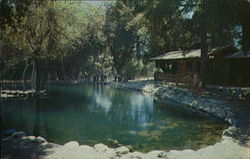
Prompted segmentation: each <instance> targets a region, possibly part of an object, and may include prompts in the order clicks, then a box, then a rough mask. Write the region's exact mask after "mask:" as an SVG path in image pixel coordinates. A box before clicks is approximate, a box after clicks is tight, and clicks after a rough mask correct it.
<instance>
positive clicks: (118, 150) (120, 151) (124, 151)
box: [115, 146, 129, 155]
mask: <svg viewBox="0 0 250 159" xmlns="http://www.w3.org/2000/svg"><path fill="white" fill-rule="evenodd" d="M115 152H116V153H117V154H119V155H120V154H127V153H129V149H128V148H127V147H125V146H122V147H118V148H116V149H115Z"/></svg>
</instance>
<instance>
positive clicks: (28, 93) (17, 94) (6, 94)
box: [0, 89, 47, 99]
mask: <svg viewBox="0 0 250 159" xmlns="http://www.w3.org/2000/svg"><path fill="white" fill-rule="evenodd" d="M0 93H1V94H0V98H2V99H9V98H33V97H38V96H46V95H47V92H46V91H45V90H42V91H40V92H39V93H38V92H36V91H35V90H33V89H30V90H25V91H22V90H7V89H6V90H1V92H0Z"/></svg>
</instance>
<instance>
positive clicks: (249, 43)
mask: <svg viewBox="0 0 250 159" xmlns="http://www.w3.org/2000/svg"><path fill="white" fill-rule="evenodd" d="M246 15H250V2H247V1H243V2H241V10H240V23H241V26H242V50H243V51H250V20H249V16H246Z"/></svg>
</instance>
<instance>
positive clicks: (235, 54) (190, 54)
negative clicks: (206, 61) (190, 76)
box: [149, 46, 250, 61]
mask: <svg viewBox="0 0 250 159" xmlns="http://www.w3.org/2000/svg"><path fill="white" fill-rule="evenodd" d="M208 55H209V56H214V57H220V58H222V59H235V58H250V51H248V52H243V51H242V50H240V51H238V50H237V49H236V48H235V47H232V46H225V47H221V48H214V49H212V50H211V51H209V52H208ZM200 57H201V49H196V50H190V51H171V52H167V53H165V54H163V55H160V56H156V57H153V58H150V59H149V61H159V60H179V59H192V58H200Z"/></svg>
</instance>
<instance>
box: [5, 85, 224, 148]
mask: <svg viewBox="0 0 250 159" xmlns="http://www.w3.org/2000/svg"><path fill="white" fill-rule="evenodd" d="M1 125H2V127H3V129H8V128H15V129H17V130H22V131H26V132H28V133H29V134H35V135H41V136H44V137H45V138H47V139H48V140H49V141H51V142H56V143H59V144H64V143H66V142H68V141H70V140H76V141H78V142H80V144H89V145H94V144H96V143H100V142H103V143H106V144H109V143H108V142H107V140H109V139H111V140H117V141H118V142H119V143H121V144H124V145H133V147H134V148H135V150H140V151H150V150H153V149H162V150H169V149H183V148H192V149H197V148H200V147H203V146H205V145H209V144H213V143H215V142H216V141H218V140H219V139H220V135H221V133H222V130H223V129H224V127H225V126H224V125H221V124H216V123H211V122H210V121H208V120H205V119H203V118H200V117H198V116H194V114H191V115H190V114H188V113H187V112H186V111H184V110H183V109H178V108H176V107H173V106H169V105H165V104H156V103H154V101H153V98H152V97H150V96H145V95H142V94H140V93H138V92H131V91H126V90H117V89H114V88H112V87H108V86H98V85H96V86H92V85H84V86H72V87H50V90H49V98H46V99H39V100H12V101H2V103H1Z"/></svg>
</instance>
